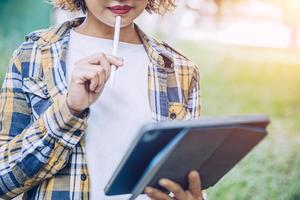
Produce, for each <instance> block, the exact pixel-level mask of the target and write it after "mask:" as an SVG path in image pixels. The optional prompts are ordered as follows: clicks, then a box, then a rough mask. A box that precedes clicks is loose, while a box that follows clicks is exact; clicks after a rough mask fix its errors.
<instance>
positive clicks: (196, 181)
mask: <svg viewBox="0 0 300 200" xmlns="http://www.w3.org/2000/svg"><path fill="white" fill-rule="evenodd" d="M188 179H189V191H190V193H191V194H192V195H193V196H194V197H196V198H199V197H202V191H201V180H200V175H199V173H198V172H197V171H196V170H193V171H191V172H190V173H189V175H188ZM200 199H201V198H200Z"/></svg>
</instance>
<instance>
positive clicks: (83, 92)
mask: <svg viewBox="0 0 300 200" xmlns="http://www.w3.org/2000/svg"><path fill="white" fill-rule="evenodd" d="M54 3H55V4H56V5H57V6H60V7H61V8H65V9H69V10H74V9H82V10H83V11H84V12H85V13H86V17H85V18H78V19H74V20H72V21H68V22H65V23H63V24H61V25H59V26H57V27H50V28H49V29H47V30H41V31H35V32H33V33H31V34H29V35H27V36H26V41H25V42H24V43H23V44H22V45H21V46H20V47H19V48H18V49H17V50H16V51H15V52H14V54H13V57H12V59H11V64H10V67H9V71H8V72H7V74H6V78H5V81H4V83H3V86H2V90H1V104H0V106H1V108H2V109H1V111H2V112H1V115H0V119H1V134H0V138H1V139H0V145H1V147H0V159H1V160H0V174H1V179H0V180H1V181H0V197H1V198H4V199H10V198H13V197H15V196H17V195H19V194H22V193H24V195H23V198H24V199H55V200H56V199H74V200H75V199H89V198H90V199H97V200H98V199H126V198H128V196H127V195H125V196H124V195H122V196H116V197H106V196H105V195H104V193H103V188H104V186H105V184H106V183H107V181H108V179H109V177H110V176H111V174H112V173H113V171H114V169H115V168H116V167H117V165H118V163H119V161H120V159H121V158H122V156H123V154H124V152H125V150H126V149H127V148H128V146H129V144H130V141H131V140H132V139H133V138H134V136H135V134H136V131H137V130H138V129H139V128H140V126H141V125H142V124H143V123H146V122H149V121H152V120H154V121H157V122H158V121H164V120H174V119H177V120H183V119H189V118H197V117H198V116H199V115H200V103H199V101H200V100H199V99H200V96H199V72H198V69H197V67H196V66H195V65H194V64H193V63H192V62H190V61H189V60H188V59H187V58H185V57H184V56H183V55H181V54H180V53H178V52H177V51H175V50H174V49H172V48H171V47H170V46H168V45H167V44H165V43H160V42H158V41H156V40H154V39H153V38H151V37H150V36H148V35H146V34H144V33H143V32H142V30H141V29H140V28H139V27H138V26H137V25H136V24H135V23H134V22H133V21H134V19H135V18H136V17H138V16H139V15H140V14H141V13H142V12H143V11H144V10H146V11H148V12H150V13H151V12H156V13H160V14H163V13H164V12H166V11H168V10H170V9H172V8H173V7H174V2H173V0H149V1H148V0H138V1H137V0H105V1H104V0H103V1H101V0H57V1H55V2H54ZM117 15H119V16H121V17H122V23H121V33H120V44H119V49H118V57H116V56H112V55H110V52H111V51H112V38H113V33H114V27H113V26H114V23H115V17H116V16H117ZM111 65H115V66H117V68H118V70H117V71H116V75H115V82H114V85H113V86H112V87H109V85H108V84H106V83H107V80H108V79H109V76H110V69H111ZM87 124H88V126H87ZM188 180H189V190H187V191H184V190H183V189H182V188H181V187H180V185H178V184H176V183H174V182H172V181H171V180H167V179H162V180H161V181H160V184H161V185H162V186H163V187H165V188H166V189H168V190H169V191H170V192H172V193H173V195H174V196H175V197H170V196H168V195H167V194H165V193H163V192H161V191H159V190H157V189H155V188H150V187H147V188H146V189H145V193H146V194H147V195H148V197H150V198H151V199H156V200H160V199H175V198H176V199H178V200H193V199H197V200H198V199H202V192H201V190H200V188H201V186H200V178H199V175H198V173H197V172H191V173H190V174H189V176H188ZM148 197H146V196H145V195H141V196H140V197H139V199H149V198H148Z"/></svg>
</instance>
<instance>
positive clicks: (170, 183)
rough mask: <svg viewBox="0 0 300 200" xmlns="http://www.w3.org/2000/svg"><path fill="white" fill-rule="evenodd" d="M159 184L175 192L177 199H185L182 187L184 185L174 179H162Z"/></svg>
mask: <svg viewBox="0 0 300 200" xmlns="http://www.w3.org/2000/svg"><path fill="white" fill-rule="evenodd" d="M159 184H160V185H161V186H163V187H164V188H166V189H167V190H169V191H170V192H173V194H174V195H175V197H176V199H178V200H184V199H185V192H184V190H183V189H182V187H181V186H180V185H179V184H177V183H175V182H174V181H171V180H169V179H165V178H163V179H160V180H159Z"/></svg>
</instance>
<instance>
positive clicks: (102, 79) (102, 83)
mask: <svg viewBox="0 0 300 200" xmlns="http://www.w3.org/2000/svg"><path fill="white" fill-rule="evenodd" d="M99 79H100V81H99V84H98V86H97V87H96V89H95V92H96V93H99V92H100V91H101V90H102V89H103V87H104V86H105V84H106V81H107V79H106V72H105V70H104V69H102V70H101V72H100V73H99Z"/></svg>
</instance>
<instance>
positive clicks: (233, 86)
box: [176, 41, 300, 200]
mask: <svg viewBox="0 0 300 200" xmlns="http://www.w3.org/2000/svg"><path fill="white" fill-rule="evenodd" d="M176 46H177V47H178V49H179V50H180V51H181V52H185V55H186V56H187V57H189V58H190V59H192V60H193V61H194V62H196V63H197V64H198V65H199V67H200V71H201V77H202V81H201V85H202V113H203V115H209V116H216V115H237V114H254V113H255V114H256V113H263V114H266V115H268V116H269V117H270V119H271V121H272V122H271V124H270V126H269V128H268V130H269V135H268V136H267V137H266V138H265V140H264V141H263V142H261V143H260V144H259V145H258V146H257V147H256V148H254V150H253V151H252V152H251V153H250V154H248V155H247V156H246V158H245V159H243V160H242V161H241V162H240V163H239V164H238V165H237V166H236V167H235V168H234V169H233V170H231V171H230V172H229V173H228V174H227V175H226V176H224V178H223V179H222V180H221V181H220V182H219V183H217V184H216V185H215V187H212V188H210V189H209V190H208V196H209V199H213V200H214V199H218V200H222V199H226V200H228V199H230V200H244V199H245V200H248V199H253V200H261V199H262V200H264V199H266V200H267V199H268V200H269V199H282V200H287V199H289V200H296V199H300V156H299V149H300V92H299V91H300V57H299V55H300V54H299V53H300V51H299V50H285V49H282V50H278V49H260V48H250V47H237V46H225V45H220V44H213V43H198V44H197V43H195V42H190V41H185V42H181V43H178V44H177V45H176Z"/></svg>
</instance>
